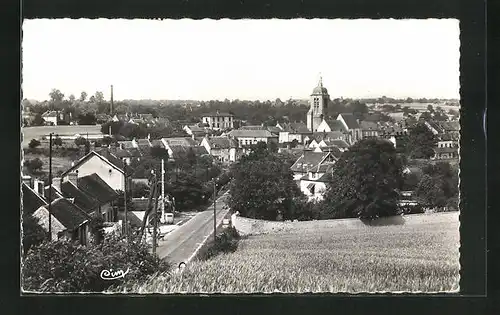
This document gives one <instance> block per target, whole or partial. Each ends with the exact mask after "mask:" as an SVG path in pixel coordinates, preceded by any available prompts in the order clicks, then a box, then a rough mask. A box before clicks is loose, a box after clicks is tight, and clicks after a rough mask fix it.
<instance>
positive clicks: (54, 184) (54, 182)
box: [52, 177, 62, 191]
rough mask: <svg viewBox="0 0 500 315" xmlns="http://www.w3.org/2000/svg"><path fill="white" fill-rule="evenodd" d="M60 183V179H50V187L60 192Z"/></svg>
mask: <svg viewBox="0 0 500 315" xmlns="http://www.w3.org/2000/svg"><path fill="white" fill-rule="evenodd" d="M61 181H62V178H61V177H54V178H52V187H54V188H55V189H57V190H58V191H61Z"/></svg>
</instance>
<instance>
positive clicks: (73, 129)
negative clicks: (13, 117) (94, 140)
mask: <svg viewBox="0 0 500 315" xmlns="http://www.w3.org/2000/svg"><path fill="white" fill-rule="evenodd" d="M21 132H22V133H23V146H28V143H29V142H30V141H31V139H38V140H40V138H41V137H43V136H48V135H49V134H50V133H51V132H53V133H54V134H55V135H56V134H58V135H61V136H62V135H74V134H77V133H78V134H81V135H85V134H86V133H87V132H88V133H89V134H101V126H100V125H96V126H39V127H24V128H22V129H21Z"/></svg>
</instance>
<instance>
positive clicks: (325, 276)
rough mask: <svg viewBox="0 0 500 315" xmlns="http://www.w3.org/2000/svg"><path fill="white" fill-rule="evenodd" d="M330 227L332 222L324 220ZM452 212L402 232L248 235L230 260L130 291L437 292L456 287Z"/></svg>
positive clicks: (327, 229) (199, 265)
mask: <svg viewBox="0 0 500 315" xmlns="http://www.w3.org/2000/svg"><path fill="white" fill-rule="evenodd" d="M330 222H331V221H330ZM458 225H459V220H458V213H456V212H455V213H445V214H433V215H424V216H418V215H416V216H407V217H406V222H405V224H404V225H392V226H376V227H375V226H359V225H354V227H353V226H349V224H346V225H344V226H342V225H340V226H337V227H334V225H333V224H331V223H328V222H326V221H325V224H322V222H320V221H316V222H314V224H304V227H305V228H300V227H297V228H294V229H293V230H290V231H285V232H276V233H270V234H264V235H256V236H249V237H248V238H245V239H243V240H241V241H240V244H239V247H238V250H237V251H236V252H235V253H233V254H227V255H221V256H217V257H215V258H213V259H211V260H208V261H205V262H193V263H191V264H189V265H188V266H187V267H186V269H185V271H184V272H183V273H181V274H179V273H176V274H173V275H160V276H157V277H154V278H152V279H150V280H148V281H147V282H146V283H140V284H135V285H133V286H132V287H130V288H129V289H128V290H130V292H139V293H140V292H163V293H174V292H188V293H200V292H204V293H205V292H208V293H210V292H212V293H214V292H234V293H245V292H247V293H250V292H273V291H274V290H278V291H280V292H286V293H292V292H299V293H304V292H350V293H355V292H358V293H360V292H374V291H377V292H383V291H393V292H394V291H398V292H401V291H406V292H410V291H411V292H416V291H423V292H438V291H451V290H453V291H456V290H458V285H459V269H460V268H459V226H458ZM312 226H314V227H315V228H311V227H312Z"/></svg>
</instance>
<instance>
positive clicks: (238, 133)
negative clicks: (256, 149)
mask: <svg viewBox="0 0 500 315" xmlns="http://www.w3.org/2000/svg"><path fill="white" fill-rule="evenodd" d="M228 136H229V137H230V138H233V139H236V140H237V141H238V143H239V145H240V146H249V145H253V144H257V142H264V143H270V142H275V143H278V135H276V134H273V133H272V132H270V131H269V130H241V129H237V130H231V131H230V132H229V133H228Z"/></svg>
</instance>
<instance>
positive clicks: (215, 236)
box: [214, 179, 217, 242]
mask: <svg viewBox="0 0 500 315" xmlns="http://www.w3.org/2000/svg"><path fill="white" fill-rule="evenodd" d="M216 198H217V190H216V187H215V179H214V242H215V241H216V240H217V233H216V232H217V223H216V215H217V212H216V209H215V204H216V201H217V199H216Z"/></svg>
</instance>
